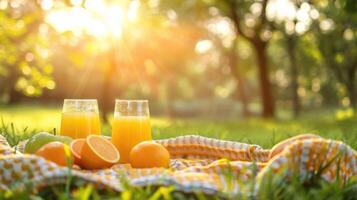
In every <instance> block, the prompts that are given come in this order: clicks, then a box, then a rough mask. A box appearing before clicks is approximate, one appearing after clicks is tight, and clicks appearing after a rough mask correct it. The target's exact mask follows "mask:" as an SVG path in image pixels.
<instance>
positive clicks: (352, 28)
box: [315, 1, 357, 107]
mask: <svg viewBox="0 0 357 200" xmlns="http://www.w3.org/2000/svg"><path fill="white" fill-rule="evenodd" d="M344 2H345V1H334V2H332V3H328V4H317V8H318V10H319V12H320V13H321V17H320V18H319V20H318V21H317V22H316V26H315V27H316V28H315V37H316V40H317V42H318V48H319V50H320V53H321V55H322V56H323V60H324V64H325V65H326V66H327V67H328V68H329V69H330V70H331V71H332V72H333V74H334V75H335V77H336V79H337V81H338V82H339V83H340V84H341V85H342V86H343V87H344V89H345V90H346V94H347V96H348V98H349V101H350V105H351V106H353V107H356V98H357V97H356V91H355V90H356V89H355V85H356V71H357V56H356V55H357V37H356V36H355V34H354V33H355V32H356V31H357V15H356V13H350V12H348V10H345V9H343V5H344Z"/></svg>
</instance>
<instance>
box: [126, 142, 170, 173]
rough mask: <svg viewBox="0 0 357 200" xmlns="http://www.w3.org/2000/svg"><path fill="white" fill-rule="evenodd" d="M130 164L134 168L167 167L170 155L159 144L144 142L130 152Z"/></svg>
mask: <svg viewBox="0 0 357 200" xmlns="http://www.w3.org/2000/svg"><path fill="white" fill-rule="evenodd" d="M130 164H131V166H132V167H134V168H151V167H168V166H169V164H170V153H169V152H168V151H167V150H166V149H165V147H164V146H162V145H161V144H158V143H155V142H152V141H144V142H141V143H139V144H137V145H135V146H134V147H133V148H132V150H131V151H130Z"/></svg>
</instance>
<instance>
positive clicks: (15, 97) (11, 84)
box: [6, 66, 22, 104]
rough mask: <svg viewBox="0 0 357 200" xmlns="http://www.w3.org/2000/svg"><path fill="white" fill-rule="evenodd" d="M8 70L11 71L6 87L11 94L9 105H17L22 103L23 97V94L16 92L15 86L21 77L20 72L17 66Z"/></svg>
mask: <svg viewBox="0 0 357 200" xmlns="http://www.w3.org/2000/svg"><path fill="white" fill-rule="evenodd" d="M8 68H9V69H10V74H9V78H8V80H7V83H6V85H7V86H8V87H7V91H8V94H9V101H8V103H9V104H15V103H18V102H19V101H20V99H21V96H22V94H21V93H20V92H18V91H16V89H15V85H16V81H17V79H18V76H19V72H18V68H17V66H8Z"/></svg>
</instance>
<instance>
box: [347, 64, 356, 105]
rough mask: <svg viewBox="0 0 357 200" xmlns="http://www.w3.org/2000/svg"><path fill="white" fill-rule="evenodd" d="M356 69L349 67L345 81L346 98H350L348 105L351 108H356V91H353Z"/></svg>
mask: <svg viewBox="0 0 357 200" xmlns="http://www.w3.org/2000/svg"><path fill="white" fill-rule="evenodd" d="M355 72H356V69H355V68H354V67H351V68H350V70H349V74H348V81H347V85H346V86H347V90H348V98H349V99H350V105H351V107H353V108H356V92H355V77H356V76H355V74H356V73H355Z"/></svg>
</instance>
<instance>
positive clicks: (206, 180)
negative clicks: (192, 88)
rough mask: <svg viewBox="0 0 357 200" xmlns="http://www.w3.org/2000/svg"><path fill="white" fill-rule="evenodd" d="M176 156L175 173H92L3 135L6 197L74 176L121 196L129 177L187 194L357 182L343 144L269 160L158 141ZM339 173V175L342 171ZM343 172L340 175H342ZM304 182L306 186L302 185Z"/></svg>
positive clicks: (217, 145) (309, 144)
mask: <svg viewBox="0 0 357 200" xmlns="http://www.w3.org/2000/svg"><path fill="white" fill-rule="evenodd" d="M156 142H157V143H160V144H162V145H163V146H165V147H166V148H167V150H168V151H169V153H170V155H171V161H170V168H169V169H164V168H150V169H134V168H131V167H130V165H128V164H117V165H114V166H113V167H112V168H110V169H104V170H97V171H87V170H77V169H72V170H71V172H70V173H69V169H68V168H66V167H60V166H58V165H56V164H55V163H53V162H49V161H47V160H45V159H43V158H41V157H38V156H36V155H29V154H23V153H21V146H20V147H18V150H17V151H16V149H15V148H12V147H10V145H9V144H8V143H7V141H6V140H5V138H4V137H2V136H1V135H0V192H1V191H5V190H9V189H12V190H16V189H24V188H25V187H33V188H41V187H45V186H50V185H54V184H63V183H65V181H66V178H67V177H68V176H72V177H75V178H76V179H81V180H83V181H84V182H88V183H93V184H94V185H96V186H97V187H102V188H109V189H111V190H114V191H117V192H120V191H122V190H123V185H122V182H121V181H120V180H122V178H123V177H127V179H126V180H128V182H129V184H131V185H133V186H147V185H159V186H161V185H165V186H168V185H170V186H171V185H172V186H174V187H175V189H176V190H179V191H183V192H195V191H199V192H203V193H206V194H217V193H220V194H224V195H236V194H239V193H242V192H244V191H245V190H247V188H246V186H245V184H244V183H247V182H248V181H251V180H252V179H254V180H255V183H256V184H255V186H254V190H253V191H251V190H249V192H253V194H251V195H254V193H255V192H257V191H259V188H260V186H261V184H262V182H263V180H264V179H265V178H266V177H268V176H269V174H270V175H271V174H273V175H274V177H275V178H278V179H279V180H281V181H288V180H289V178H290V177H291V176H292V175H294V174H296V175H299V177H302V179H303V178H309V176H312V175H313V174H314V173H316V172H318V171H319V170H320V169H321V166H323V167H324V168H323V170H322V171H321V170H320V171H319V173H321V177H322V178H323V179H325V180H326V181H328V182H334V181H336V179H337V177H338V178H339V179H340V180H343V181H348V180H351V179H356V177H357V152H356V151H355V150H354V149H352V148H351V147H349V146H348V145H346V144H345V143H343V142H341V141H335V140H328V139H324V138H313V139H301V140H297V141H294V142H292V143H291V144H289V145H287V146H286V147H285V148H284V149H283V151H282V152H280V153H279V154H278V155H276V156H274V157H272V158H269V153H270V150H266V149H263V148H261V147H260V146H258V145H251V144H245V143H239V142H232V141H224V140H218V139H212V138H206V137H202V136H197V135H188V136H180V137H176V138H170V139H164V140H156ZM337 169H339V170H337ZM337 172H338V174H337ZM301 181H303V180H301Z"/></svg>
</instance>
